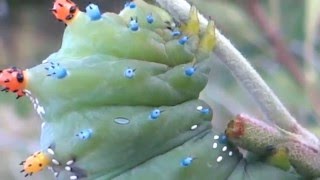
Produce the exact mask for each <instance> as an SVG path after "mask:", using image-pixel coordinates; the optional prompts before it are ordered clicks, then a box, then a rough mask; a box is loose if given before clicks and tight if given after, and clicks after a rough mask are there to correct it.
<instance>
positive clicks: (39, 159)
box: [20, 151, 51, 177]
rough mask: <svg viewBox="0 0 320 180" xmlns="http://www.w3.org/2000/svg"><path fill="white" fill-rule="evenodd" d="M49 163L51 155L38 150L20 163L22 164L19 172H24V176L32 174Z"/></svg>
mask: <svg viewBox="0 0 320 180" xmlns="http://www.w3.org/2000/svg"><path fill="white" fill-rule="evenodd" d="M50 163H51V156H50V155H49V154H47V153H44V152H42V151H38V152H35V153H34V154H32V155H31V156H29V157H28V158H27V159H26V160H25V161H22V162H21V163H20V165H23V169H22V170H21V171H20V172H22V173H26V174H25V177H27V176H31V175H32V174H34V173H37V172H40V171H42V170H43V169H44V168H46V167H48V166H49V165H50Z"/></svg>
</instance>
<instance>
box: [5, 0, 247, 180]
mask: <svg viewBox="0 0 320 180" xmlns="http://www.w3.org/2000/svg"><path fill="white" fill-rule="evenodd" d="M51 11H52V12H53V14H54V15H55V17H56V18H57V19H58V20H60V21H63V22H64V23H65V24H66V25H67V27H66V29H65V33H64V36H63V40H62V46H61V48H60V50H59V51H57V52H56V53H53V54H52V55H50V56H49V57H48V58H47V59H46V60H45V61H44V62H43V63H42V64H40V65H37V66H35V67H33V68H31V69H27V70H20V69H18V68H9V69H5V70H3V71H1V72H0V85H2V86H3V87H4V90H5V91H11V92H14V93H17V95H18V97H21V96H24V95H27V96H28V97H29V98H30V99H31V101H32V103H33V104H34V108H35V109H36V111H37V112H38V114H39V115H40V117H41V119H42V120H43V124H42V133H41V139H40V143H41V150H40V151H39V152H36V153H35V154H33V155H32V156H30V157H29V158H27V159H26V160H25V161H23V162H22V163H21V165H23V169H22V171H21V172H24V173H25V176H31V175H33V174H34V173H37V172H39V171H41V170H42V169H44V168H45V167H49V169H51V170H52V172H53V174H54V176H56V177H57V179H82V178H85V179H101V180H105V179H120V180H121V179H126V180H127V179H151V178H152V179H203V180H205V179H226V178H228V177H229V176H230V174H231V173H232V172H234V169H235V168H236V167H237V165H239V164H240V165H241V163H239V162H241V159H242V155H241V153H239V151H238V150H237V148H235V147H234V146H232V145H231V144H230V143H229V142H228V140H227V138H226V136H225V135H224V134H219V135H217V134H214V133H213V131H212V130H211V128H212V127H211V122H210V121H211V119H212V116H213V114H212V109H211V108H210V106H209V105H208V104H206V103H205V102H204V101H202V100H199V99H198V97H199V93H200V92H201V91H202V90H203V88H204V87H205V86H206V84H207V79H208V77H207V76H208V73H209V69H208V66H207V61H206V59H207V57H209V54H210V52H211V51H212V50H213V49H214V47H215V43H216V42H215V36H214V33H215V31H214V25H213V22H212V21H211V22H209V24H208V27H207V29H206V30H205V31H204V32H200V27H199V20H198V15H197V10H196V9H195V8H194V7H193V8H191V11H190V20H189V22H188V23H186V24H182V26H181V27H178V26H177V25H176V24H175V22H174V20H173V19H172V17H171V16H170V15H169V14H168V13H167V12H166V11H164V10H162V9H160V8H158V7H156V6H153V5H150V4H147V3H145V2H144V1H142V0H135V1H132V2H128V3H127V4H126V5H125V7H124V9H123V10H122V11H121V12H120V13H119V14H114V13H109V12H107V13H104V14H102V13H100V10H99V7H98V6H96V5H94V4H90V5H88V7H87V8H86V13H84V12H82V11H80V10H79V8H78V7H77V5H76V4H75V3H73V2H72V1H70V0H56V1H55V3H54V6H53V9H52V10H51ZM222 162H227V163H224V164H223V166H221V165H220V163H222ZM241 167H242V165H241ZM241 171H242V169H241V168H240V169H239V171H236V172H241ZM217 172H219V173H217Z"/></svg>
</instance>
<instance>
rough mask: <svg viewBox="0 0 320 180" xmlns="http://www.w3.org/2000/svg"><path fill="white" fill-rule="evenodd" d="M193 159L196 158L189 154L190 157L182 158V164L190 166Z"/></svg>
mask: <svg viewBox="0 0 320 180" xmlns="http://www.w3.org/2000/svg"><path fill="white" fill-rule="evenodd" d="M193 160H194V158H192V157H190V156H188V157H186V158H184V159H182V160H181V162H180V165H181V166H183V167H187V166H190V165H191V163H192V161H193Z"/></svg>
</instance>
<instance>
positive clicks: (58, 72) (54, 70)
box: [45, 62, 68, 79]
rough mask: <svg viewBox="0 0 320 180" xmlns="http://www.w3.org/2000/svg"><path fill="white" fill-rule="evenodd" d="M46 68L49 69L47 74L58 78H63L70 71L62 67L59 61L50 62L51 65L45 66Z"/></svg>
mask: <svg viewBox="0 0 320 180" xmlns="http://www.w3.org/2000/svg"><path fill="white" fill-rule="evenodd" d="M45 70H47V71H48V74H47V76H52V77H55V78H57V79H63V78H65V77H66V76H67V75H68V71H67V70H66V69H65V68H63V67H61V66H60V64H59V63H53V62H50V66H49V67H45Z"/></svg>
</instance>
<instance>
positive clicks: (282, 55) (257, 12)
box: [247, 0, 305, 86]
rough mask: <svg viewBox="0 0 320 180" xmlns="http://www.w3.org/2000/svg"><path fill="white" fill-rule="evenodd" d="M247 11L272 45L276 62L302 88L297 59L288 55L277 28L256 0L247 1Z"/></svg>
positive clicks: (301, 75)
mask: <svg viewBox="0 0 320 180" xmlns="http://www.w3.org/2000/svg"><path fill="white" fill-rule="evenodd" d="M247 9H248V12H249V13H250V15H251V16H252V18H253V19H254V20H255V22H256V23H257V25H258V26H259V27H260V28H261V30H262V31H264V33H265V34H266V36H267V38H268V40H269V41H270V43H271V44H272V48H273V49H274V51H275V52H276V56H277V60H278V61H279V63H281V64H282V65H283V66H284V67H285V68H287V70H288V71H289V72H290V73H291V74H292V75H293V77H294V79H295V80H296V81H297V82H298V83H299V85H301V86H304V84H305V78H304V75H303V73H302V71H301V70H300V69H299V66H298V65H297V62H298V61H297V59H296V58H295V57H294V56H293V55H292V54H291V53H290V51H289V49H288V48H287V47H288V46H287V44H286V43H285V41H284V39H283V37H282V35H281V33H280V32H279V27H277V26H276V24H275V23H273V22H272V21H270V20H269V18H268V17H267V15H266V13H265V12H264V10H263V8H262V7H261V4H260V3H259V1H258V0H249V1H248V3H247Z"/></svg>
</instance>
